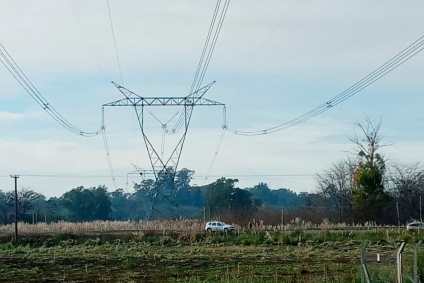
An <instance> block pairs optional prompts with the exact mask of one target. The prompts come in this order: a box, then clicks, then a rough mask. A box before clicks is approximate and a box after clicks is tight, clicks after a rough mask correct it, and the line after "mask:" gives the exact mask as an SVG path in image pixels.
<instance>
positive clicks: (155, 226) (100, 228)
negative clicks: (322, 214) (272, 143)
mask: <svg viewBox="0 0 424 283" xmlns="http://www.w3.org/2000/svg"><path fill="white" fill-rule="evenodd" d="M252 224H253V227H254V229H255V230H267V231H275V230H282V231H293V230H370V229H374V228H383V227H384V228H395V227H388V226H377V225H376V224H375V223H362V224H356V225H347V224H345V223H330V222H329V221H328V220H327V219H324V220H323V222H322V223H321V224H313V223H311V222H306V221H304V220H302V219H301V218H300V217H297V218H296V219H294V220H292V221H290V223H287V224H286V225H266V224H265V222H264V221H262V220H259V221H256V220H253V223H252ZM204 227H205V222H204V221H203V220H199V219H182V220H153V221H142V220H140V221H91V222H76V223H72V222H65V221H59V222H52V223H48V224H47V223H44V222H40V223H37V224H28V223H23V222H20V223H19V224H18V229H19V231H20V233H23V234H33V233H82V232H113V231H176V232H177V231H178V232H202V231H203V230H204ZM235 227H236V230H238V231H240V230H244V227H241V226H239V225H235ZM246 228H247V227H246ZM13 233H14V224H8V225H0V234H13Z"/></svg>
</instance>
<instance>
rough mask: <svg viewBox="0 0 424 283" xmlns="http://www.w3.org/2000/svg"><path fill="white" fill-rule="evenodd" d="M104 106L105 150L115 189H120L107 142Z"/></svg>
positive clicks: (103, 130)
mask: <svg viewBox="0 0 424 283" xmlns="http://www.w3.org/2000/svg"><path fill="white" fill-rule="evenodd" d="M104 111H105V110H104V107H102V135H103V143H104V146H105V151H106V158H107V163H108V166H109V171H110V176H111V177H112V182H113V185H114V187H115V190H117V189H118V186H117V185H116V178H115V173H114V171H113V166H112V159H111V158H110V151H109V144H108V142H107V136H106V126H105V123H104Z"/></svg>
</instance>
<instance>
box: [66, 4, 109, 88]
mask: <svg viewBox="0 0 424 283" xmlns="http://www.w3.org/2000/svg"><path fill="white" fill-rule="evenodd" d="M69 2H71V6H72V11H73V12H74V16H75V18H76V19H77V22H78V26H79V29H80V31H81V34H82V36H83V38H84V41H85V44H86V45H87V47H88V49H89V50H90V54H91V57H92V58H93V61H94V63H95V64H96V66H97V68H98V69H99V71H100V73H101V74H102V75H103V77H104V78H105V79H106V80H108V79H107V78H106V75H105V73H104V72H103V71H102V69H101V68H100V65H99V63H98V62H97V59H96V57H95V56H94V53H93V50H92V49H91V46H90V44H89V43H88V40H87V37H86V36H85V33H84V30H83V28H82V25H81V21H80V19H79V17H78V14H77V12H76V10H75V7H74V4H73V2H72V0H69Z"/></svg>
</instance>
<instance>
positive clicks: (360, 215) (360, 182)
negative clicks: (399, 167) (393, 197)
mask: <svg viewBox="0 0 424 283" xmlns="http://www.w3.org/2000/svg"><path fill="white" fill-rule="evenodd" d="M356 125H357V126H358V127H359V128H360V130H361V132H362V134H363V136H364V139H360V138H358V137H357V136H356V135H355V137H353V138H350V140H351V141H352V142H353V143H354V144H355V145H356V146H357V148H358V149H359V152H358V153H357V165H356V168H355V169H354V174H353V179H354V188H353V190H352V201H353V208H354V217H355V219H354V220H355V221H356V222H364V221H368V220H371V221H379V220H380V219H382V216H383V215H382V212H383V209H384V207H385V206H386V204H387V203H388V202H389V200H390V197H389V195H388V194H387V193H386V191H385V189H384V176H385V172H386V164H385V159H384V156H383V155H381V154H380V153H379V152H378V150H379V149H381V148H382V147H384V146H387V145H388V144H383V143H382V139H383V136H382V135H381V134H380V129H381V120H380V121H379V122H378V123H374V122H373V121H372V120H371V119H370V118H366V119H365V123H356Z"/></svg>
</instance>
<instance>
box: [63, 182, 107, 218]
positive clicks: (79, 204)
mask: <svg viewBox="0 0 424 283" xmlns="http://www.w3.org/2000/svg"><path fill="white" fill-rule="evenodd" d="M60 200H61V202H62V204H63V206H64V207H65V208H66V209H68V211H69V220H71V221H92V220H108V219H110V213H111V212H112V210H111V203H110V200H109V197H108V194H107V189H106V187H105V186H98V187H97V188H96V187H92V188H90V189H85V188H84V187H77V188H75V189H72V190H70V191H69V192H66V193H65V194H63V195H62V197H61V198H60Z"/></svg>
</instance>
